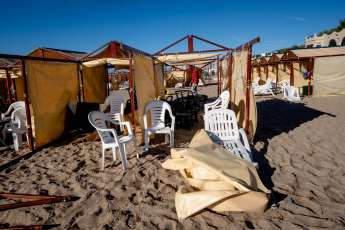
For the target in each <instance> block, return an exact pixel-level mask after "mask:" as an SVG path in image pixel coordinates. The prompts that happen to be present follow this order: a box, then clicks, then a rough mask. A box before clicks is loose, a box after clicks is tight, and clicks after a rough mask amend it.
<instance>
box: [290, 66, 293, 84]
mask: <svg viewBox="0 0 345 230" xmlns="http://www.w3.org/2000/svg"><path fill="white" fill-rule="evenodd" d="M292 80H293V62H292V61H290V85H292Z"/></svg>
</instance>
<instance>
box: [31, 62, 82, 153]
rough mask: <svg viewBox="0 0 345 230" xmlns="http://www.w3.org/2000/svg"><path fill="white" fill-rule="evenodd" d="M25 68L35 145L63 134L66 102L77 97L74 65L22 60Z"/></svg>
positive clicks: (75, 66)
mask: <svg viewBox="0 0 345 230" xmlns="http://www.w3.org/2000/svg"><path fill="white" fill-rule="evenodd" d="M26 70H27V83H28V89H29V92H30V93H29V95H30V101H31V103H32V108H33V116H34V118H35V121H34V126H35V127H34V128H35V148H38V147H41V146H43V145H46V144H48V143H50V142H52V141H54V140H56V139H58V138H59V137H61V135H62V134H63V131H64V128H65V121H66V111H67V105H68V103H69V102H70V101H71V100H75V99H76V98H77V92H78V75H77V65H76V64H61V63H42V62H35V61H26Z"/></svg>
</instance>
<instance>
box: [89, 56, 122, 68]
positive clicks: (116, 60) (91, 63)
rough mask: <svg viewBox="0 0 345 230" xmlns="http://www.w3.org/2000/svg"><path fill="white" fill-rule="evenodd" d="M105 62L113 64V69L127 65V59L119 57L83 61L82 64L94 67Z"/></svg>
mask: <svg viewBox="0 0 345 230" xmlns="http://www.w3.org/2000/svg"><path fill="white" fill-rule="evenodd" d="M105 64H111V65H115V69H116V70H119V69H128V67H129V60H128V59H119V58H102V59H97V60H93V61H88V62H83V66H85V67H89V68H90V67H96V66H102V65H105Z"/></svg>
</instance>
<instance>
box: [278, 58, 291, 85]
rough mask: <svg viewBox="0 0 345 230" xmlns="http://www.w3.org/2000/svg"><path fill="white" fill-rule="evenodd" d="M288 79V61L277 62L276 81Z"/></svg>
mask: <svg viewBox="0 0 345 230" xmlns="http://www.w3.org/2000/svg"><path fill="white" fill-rule="evenodd" d="M283 80H290V63H285V62H284V63H279V64H278V82H281V81H283Z"/></svg>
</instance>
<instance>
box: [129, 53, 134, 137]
mask: <svg viewBox="0 0 345 230" xmlns="http://www.w3.org/2000/svg"><path fill="white" fill-rule="evenodd" d="M129 88H130V92H131V113H132V132H133V135H134V136H135V121H134V113H135V107H134V105H135V104H134V92H133V91H134V88H133V54H132V53H130V54H129Z"/></svg>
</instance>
